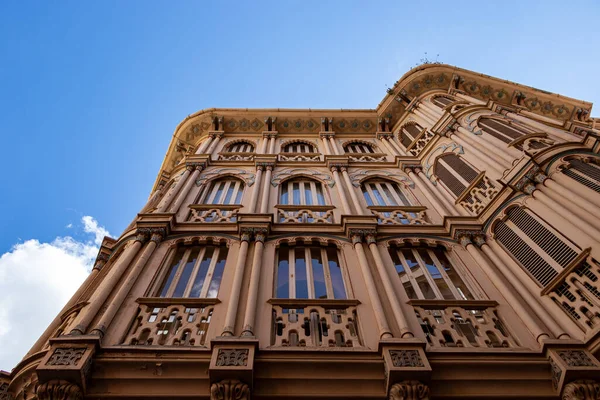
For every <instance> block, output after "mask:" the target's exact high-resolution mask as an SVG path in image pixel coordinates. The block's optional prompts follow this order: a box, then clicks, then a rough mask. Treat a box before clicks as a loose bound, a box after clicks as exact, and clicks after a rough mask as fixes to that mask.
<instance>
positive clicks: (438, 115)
mask: <svg viewBox="0 0 600 400" xmlns="http://www.w3.org/2000/svg"><path fill="white" fill-rule="evenodd" d="M434 107H435V106H434ZM416 111H420V112H422V113H423V114H425V115H427V116H428V117H429V119H431V120H432V121H435V122H437V121H439V119H440V118H441V116H442V113H441V111H442V110H441V109H440V110H439V112H433V111H432V110H431V109H429V108H427V107H425V106H424V103H419V104H418V105H417V108H416V109H415V112H416Z"/></svg>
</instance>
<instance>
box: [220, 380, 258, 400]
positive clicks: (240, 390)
mask: <svg viewBox="0 0 600 400" xmlns="http://www.w3.org/2000/svg"><path fill="white" fill-rule="evenodd" d="M210 400H250V388H249V387H248V385H247V384H245V383H243V382H240V381H238V380H236V379H226V380H222V381H220V382H215V383H213V384H212V385H211V386H210Z"/></svg>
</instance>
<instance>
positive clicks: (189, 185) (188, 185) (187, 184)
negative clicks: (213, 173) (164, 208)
mask: <svg viewBox="0 0 600 400" xmlns="http://www.w3.org/2000/svg"><path fill="white" fill-rule="evenodd" d="M187 168H193V169H194V172H192V173H191V175H190V176H189V177H188V179H187V181H186V182H185V186H184V187H183V188H182V189H181V190H180V191H179V194H178V196H177V198H176V199H175V201H174V202H173V204H172V205H171V206H170V207H169V212H172V213H177V211H178V210H179V207H181V204H182V203H183V201H184V200H185V198H186V197H187V195H188V194H189V192H190V189H191V188H192V185H194V183H196V179H198V175H200V171H202V169H204V165H203V164H190V165H189V166H188V167H187ZM182 178H183V177H182Z"/></svg>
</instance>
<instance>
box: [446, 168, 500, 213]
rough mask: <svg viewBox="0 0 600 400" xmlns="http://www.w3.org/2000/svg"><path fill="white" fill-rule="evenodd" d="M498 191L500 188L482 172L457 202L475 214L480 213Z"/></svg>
mask: <svg viewBox="0 0 600 400" xmlns="http://www.w3.org/2000/svg"><path fill="white" fill-rule="evenodd" d="M498 193H500V190H499V189H498V188H497V187H496V186H494V184H493V183H492V181H491V180H490V179H489V178H488V177H487V176H485V175H484V173H483V172H481V173H480V174H479V175H478V176H477V178H475V180H474V181H473V182H471V185H469V187H468V188H466V189H465V191H464V192H463V193H462V194H461V195H460V196H459V197H458V198H457V199H456V204H460V205H461V206H463V207H464V208H465V209H466V210H467V211H469V212H471V213H473V214H474V215H479V213H481V212H482V211H483V210H484V209H485V207H487V205H488V204H490V203H491V201H492V200H493V199H494V198H495V197H496V196H497V195H498Z"/></svg>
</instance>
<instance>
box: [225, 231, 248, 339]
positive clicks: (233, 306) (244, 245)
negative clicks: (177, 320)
mask: <svg viewBox="0 0 600 400" xmlns="http://www.w3.org/2000/svg"><path fill="white" fill-rule="evenodd" d="M251 236H252V228H241V234H240V251H239V253H238V258H237V263H236V265H235V270H234V273H233V274H234V275H233V283H232V285H231V295H230V297H229V305H228V306H227V314H225V326H224V327H223V332H222V333H221V336H234V335H235V319H236V316H237V309H238V304H239V302H240V292H241V291H242V281H243V279H244V269H245V266H246V256H247V255H248V242H249V241H250V237H251Z"/></svg>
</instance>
